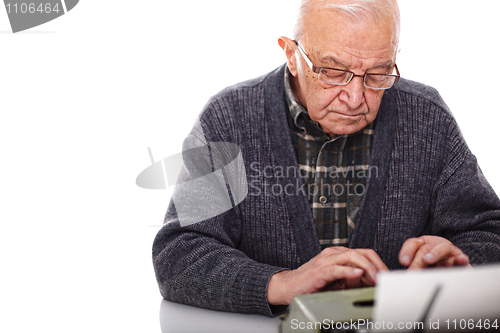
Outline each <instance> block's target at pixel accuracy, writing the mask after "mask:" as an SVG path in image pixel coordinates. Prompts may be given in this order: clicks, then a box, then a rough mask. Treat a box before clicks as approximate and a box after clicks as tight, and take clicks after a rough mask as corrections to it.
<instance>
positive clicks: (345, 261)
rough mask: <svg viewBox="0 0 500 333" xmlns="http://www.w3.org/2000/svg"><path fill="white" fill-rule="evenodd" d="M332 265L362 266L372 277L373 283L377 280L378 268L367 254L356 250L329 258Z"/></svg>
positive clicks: (369, 276) (367, 274)
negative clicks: (364, 254)
mask: <svg viewBox="0 0 500 333" xmlns="http://www.w3.org/2000/svg"><path fill="white" fill-rule="evenodd" d="M328 259H329V260H331V261H330V264H331V265H344V266H345V265H349V266H354V267H357V268H360V269H362V270H363V271H364V273H365V274H366V276H367V277H368V278H369V279H371V281H372V283H376V282H377V278H376V276H377V269H376V268H375V266H374V265H373V264H372V263H371V262H370V260H368V259H367V258H366V257H365V256H363V255H361V254H360V253H358V252H356V251H346V252H344V253H342V254H339V255H337V256H332V257H329V258H328Z"/></svg>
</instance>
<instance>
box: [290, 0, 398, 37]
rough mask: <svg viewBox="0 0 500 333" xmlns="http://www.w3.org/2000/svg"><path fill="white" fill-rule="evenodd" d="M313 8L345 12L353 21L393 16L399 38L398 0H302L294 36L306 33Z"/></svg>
mask: <svg viewBox="0 0 500 333" xmlns="http://www.w3.org/2000/svg"><path fill="white" fill-rule="evenodd" d="M313 9H329V10H332V11H335V12H337V13H340V14H344V15H345V16H346V17H347V18H348V19H349V20H351V21H352V22H366V21H370V20H371V21H372V22H377V21H378V20H381V19H384V18H387V17H390V18H392V25H393V26H392V29H393V31H394V32H395V33H396V40H399V31H400V21H401V19H400V14H399V7H398V2H397V0H343V1H332V0H302V1H301V5H300V9H299V12H298V15H297V21H296V23H295V29H294V32H293V38H294V39H295V40H299V39H300V38H301V37H303V35H304V21H305V17H306V16H307V14H308V13H309V12H310V11H312V10H313Z"/></svg>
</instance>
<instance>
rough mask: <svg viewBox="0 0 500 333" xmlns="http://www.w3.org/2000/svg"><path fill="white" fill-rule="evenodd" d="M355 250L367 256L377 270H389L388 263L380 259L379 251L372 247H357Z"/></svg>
mask: <svg viewBox="0 0 500 333" xmlns="http://www.w3.org/2000/svg"><path fill="white" fill-rule="evenodd" d="M354 251H356V252H358V253H361V254H362V255H363V256H364V257H365V258H367V259H368V260H369V261H370V262H371V263H372V265H373V266H375V268H376V269H377V271H388V270H389V268H387V265H386V264H385V263H384V262H383V261H382V259H380V257H379V256H378V254H377V252H375V251H373V250H370V249H355V250H354Z"/></svg>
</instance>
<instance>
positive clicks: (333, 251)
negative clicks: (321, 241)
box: [320, 246, 349, 257]
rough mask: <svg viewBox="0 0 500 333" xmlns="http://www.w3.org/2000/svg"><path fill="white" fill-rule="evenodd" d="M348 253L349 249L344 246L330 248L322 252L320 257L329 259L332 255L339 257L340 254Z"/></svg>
mask: <svg viewBox="0 0 500 333" xmlns="http://www.w3.org/2000/svg"><path fill="white" fill-rule="evenodd" d="M347 251H349V249H348V248H347V247H344V246H330V247H327V248H326V249H324V250H323V251H321V253H320V256H323V257H327V256H332V255H338V254H340V253H344V252H347Z"/></svg>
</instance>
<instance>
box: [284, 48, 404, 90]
mask: <svg viewBox="0 0 500 333" xmlns="http://www.w3.org/2000/svg"><path fill="white" fill-rule="evenodd" d="M294 42H295V44H297V47H298V49H299V52H300V54H301V55H302V57H303V58H304V60H305V61H306V63H307V65H308V66H309V68H310V69H311V70H312V71H313V72H314V73H316V74H318V76H319V74H320V72H321V70H322V69H332V70H336V71H340V72H344V73H348V74H351V76H350V77H349V79H348V80H347V82H343V83H331V82H326V81H323V80H321V82H324V83H327V84H331V85H334V86H345V85H348V84H349V82H351V80H352V78H353V77H362V78H363V85H364V86H365V87H366V88H368V89H373V90H387V89H390V88H391V87H392V85H394V83H395V82H398V81H399V78H400V77H401V75H400V74H399V69H398V65H396V64H394V68H395V69H396V74H379V73H365V74H363V75H357V74H354V73H353V72H351V71H346V70H343V69H338V68H331V67H316V66H314V64H313V63H312V61H311V59H309V57H308V56H307V54H306V52H305V51H304V49H303V48H302V46H300V44H299V43H298V42H297V41H296V40H294ZM367 75H384V76H391V77H394V83H393V84H392V85H391V86H390V87H388V88H373V87H369V86H367V85H366V76H367Z"/></svg>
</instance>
